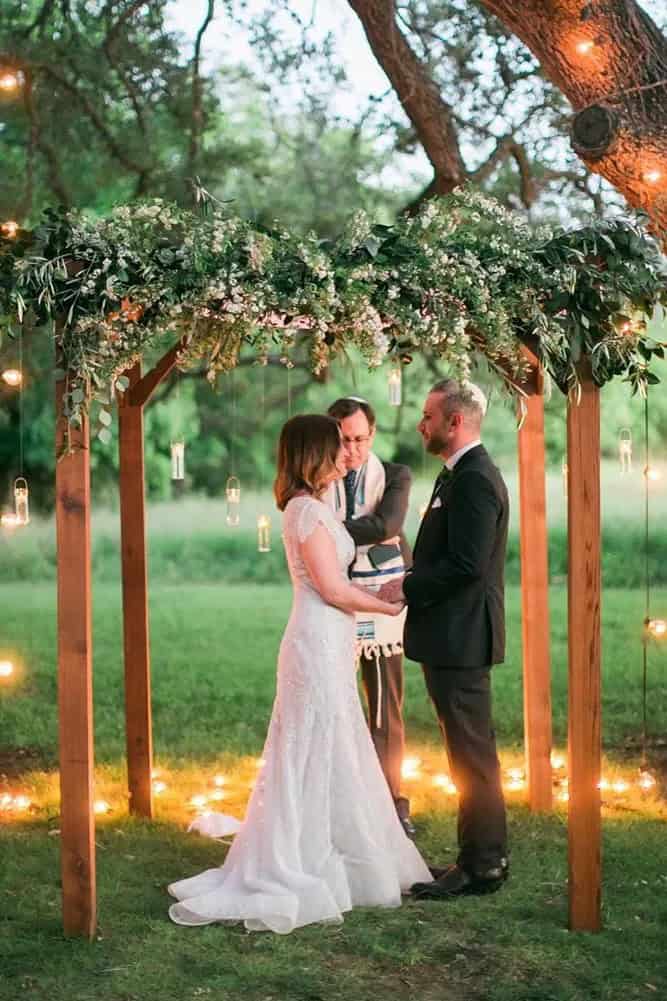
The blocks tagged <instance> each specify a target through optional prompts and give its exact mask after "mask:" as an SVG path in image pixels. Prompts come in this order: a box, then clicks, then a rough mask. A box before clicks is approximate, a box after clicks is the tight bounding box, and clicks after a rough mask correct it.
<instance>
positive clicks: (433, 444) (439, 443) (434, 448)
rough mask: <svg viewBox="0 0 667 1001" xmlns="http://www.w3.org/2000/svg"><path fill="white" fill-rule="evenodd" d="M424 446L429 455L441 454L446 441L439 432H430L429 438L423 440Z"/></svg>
mask: <svg viewBox="0 0 667 1001" xmlns="http://www.w3.org/2000/svg"><path fill="white" fill-rule="evenodd" d="M424 447H425V448H426V451H427V452H428V454H429V455H442V453H443V452H444V451H445V449H446V448H447V442H446V440H445V439H444V438H442V437H441V436H440V435H439V434H432V435H431V436H430V438H429V439H428V440H427V441H425V442H424Z"/></svg>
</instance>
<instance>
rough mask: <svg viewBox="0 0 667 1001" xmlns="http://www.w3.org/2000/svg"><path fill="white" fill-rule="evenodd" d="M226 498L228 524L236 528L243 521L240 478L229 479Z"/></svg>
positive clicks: (231, 477)
mask: <svg viewBox="0 0 667 1001" xmlns="http://www.w3.org/2000/svg"><path fill="white" fill-rule="evenodd" d="M225 496H226V497H227V524H228V525H231V526H232V527H236V525H238V523H239V522H240V520H241V514H240V507H241V484H240V482H239V479H238V477H236V476H230V477H229V479H228V480H227V486H226V488H225Z"/></svg>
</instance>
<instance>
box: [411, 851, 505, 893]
mask: <svg viewBox="0 0 667 1001" xmlns="http://www.w3.org/2000/svg"><path fill="white" fill-rule="evenodd" d="M505 863H506V864H505V866H504V867H503V865H502V864H499V865H497V866H492V867H491V868H490V869H486V870H484V871H483V872H468V871H467V870H466V869H462V868H461V866H459V865H450V866H448V867H447V868H446V869H445V870H444V871H441V870H436V871H439V872H440V875H438V876H437V877H436V878H435V879H434V881H433V882H432V883H415V884H414V886H412V887H411V893H412V895H413V897H415V899H416V900H450V899H451V898H453V897H464V896H470V895H475V896H481V895H482V894H485V893H495V892H496V890H499V889H500V888H501V886H502V885H503V883H504V882H505V880H506V879H507V875H508V873H509V868H508V866H507V860H505ZM431 872H432V873H433V872H434V870H431Z"/></svg>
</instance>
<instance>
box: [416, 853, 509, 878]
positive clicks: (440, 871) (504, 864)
mask: <svg viewBox="0 0 667 1001" xmlns="http://www.w3.org/2000/svg"><path fill="white" fill-rule="evenodd" d="M500 868H501V869H502V871H503V880H506V879H508V878H509V874H510V864H509V860H508V859H506V858H504V857H503V858H501V860H500ZM448 869H451V864H450V865H445V866H439V865H430V866H429V867H428V871H429V872H430V873H431V875H432V876H433V879H440V877H441V876H444V875H445V873H446V872H447V870H448Z"/></svg>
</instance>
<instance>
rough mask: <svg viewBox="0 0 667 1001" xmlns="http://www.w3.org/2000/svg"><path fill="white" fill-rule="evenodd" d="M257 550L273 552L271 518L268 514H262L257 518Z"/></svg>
mask: <svg viewBox="0 0 667 1001" xmlns="http://www.w3.org/2000/svg"><path fill="white" fill-rule="evenodd" d="M257 551H258V552H259V553H270V552H271V519H270V518H269V516H268V515H266V514H260V516H259V518H258V519H257Z"/></svg>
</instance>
